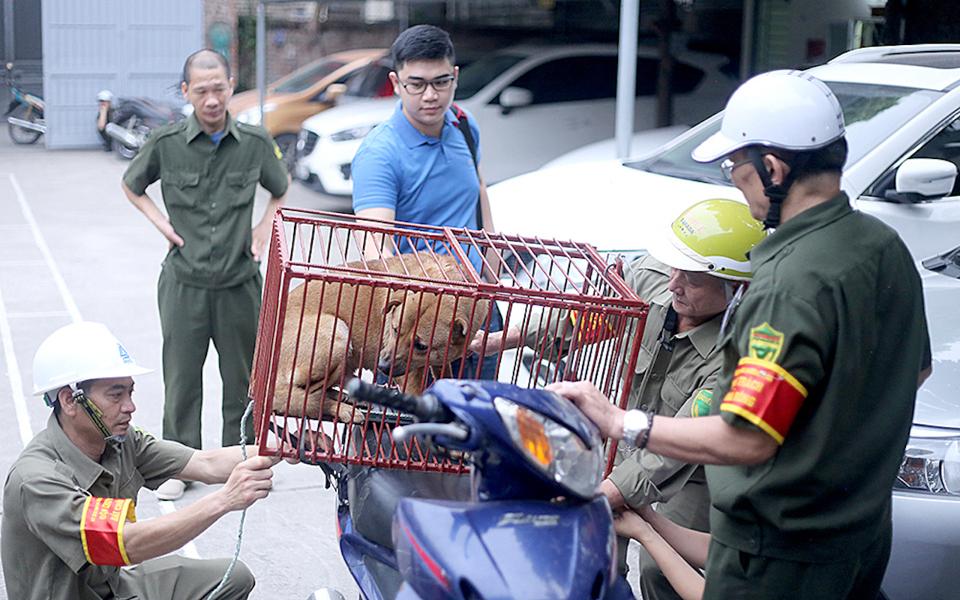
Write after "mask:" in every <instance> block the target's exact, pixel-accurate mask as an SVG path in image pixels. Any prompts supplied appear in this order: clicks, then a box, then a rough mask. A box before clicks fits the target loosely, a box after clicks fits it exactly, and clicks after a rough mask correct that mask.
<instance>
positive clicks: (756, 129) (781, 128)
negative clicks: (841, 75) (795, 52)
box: [692, 71, 844, 162]
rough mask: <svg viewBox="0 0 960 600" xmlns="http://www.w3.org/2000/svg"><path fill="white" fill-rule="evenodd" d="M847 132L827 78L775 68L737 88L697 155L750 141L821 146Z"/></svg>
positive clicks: (710, 155) (705, 157) (703, 157)
mask: <svg viewBox="0 0 960 600" xmlns="http://www.w3.org/2000/svg"><path fill="white" fill-rule="evenodd" d="M843 134H844V127H843V110H842V109H841V108H840V103H839V102H838V101H837V97H836V96H834V95H833V92H832V91H831V90H830V88H829V87H827V85H826V84H825V83H823V82H822V81H820V80H819V79H817V78H816V77H813V76H812V75H809V74H807V73H804V72H803V71H770V72H769V73H763V74H760V75H757V76H756V77H753V78H751V79H749V80H747V81H746V82H745V83H744V84H743V85H741V86H740V87H739V88H737V90H736V91H735V92H734V93H733V95H732V96H730V100H729V101H728V102H727V108H726V111H725V112H724V114H723V124H722V125H721V126H720V131H718V132H717V133H715V134H713V135H712V136H710V137H709V138H707V139H706V140H705V141H704V142H703V143H702V144H700V145H699V146H697V147H696V148H695V149H694V150H693V153H692V156H693V159H694V160H696V161H698V162H713V161H715V160H717V159H719V158H723V157H724V156H729V155H730V154H733V153H734V152H736V151H737V150H740V149H741V148H746V147H747V146H766V147H768V148H782V149H784V150H793V151H806V150H816V149H818V148H823V147H825V146H827V145H829V144H830V143H832V142H834V141H836V140H838V139H840V138H841V137H843Z"/></svg>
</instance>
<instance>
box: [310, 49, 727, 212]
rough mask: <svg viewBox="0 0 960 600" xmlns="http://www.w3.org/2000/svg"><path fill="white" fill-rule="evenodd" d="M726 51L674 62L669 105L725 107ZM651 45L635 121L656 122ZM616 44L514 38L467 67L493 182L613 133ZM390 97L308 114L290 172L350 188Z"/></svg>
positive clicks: (643, 125)
mask: <svg viewBox="0 0 960 600" xmlns="http://www.w3.org/2000/svg"><path fill="white" fill-rule="evenodd" d="M725 62H726V59H725V58H723V57H720V56H714V55H707V54H695V53H686V54H682V55H679V56H678V57H677V60H676V62H675V64H674V69H673V81H674V113H675V115H676V118H675V120H676V121H677V122H679V123H696V122H698V121H700V120H701V119H703V118H704V117H706V116H707V115H709V114H712V113H713V112H715V111H716V110H717V109H718V108H720V107H722V106H723V104H724V102H725V101H726V98H727V96H729V95H730V93H732V92H733V90H734V88H735V87H736V82H735V81H734V80H733V79H732V78H731V77H729V76H727V75H725V74H724V73H722V72H721V70H720V69H721V67H722V66H723V65H724V64H725ZM658 69H659V59H658V58H657V52H656V49H652V48H641V49H640V50H639V51H638V57H637V86H636V87H637V96H636V103H635V114H634V125H635V128H636V129H638V130H645V129H650V128H652V127H655V126H656V80H657V72H658ZM616 86H617V48H616V46H611V45H599V44H596V45H586V44H585V45H570V46H556V47H545V46H518V47H515V48H511V49H508V50H502V51H499V52H495V53H493V54H489V55H487V56H485V57H483V58H481V59H479V60H477V61H475V62H473V63H471V64H470V65H469V66H467V67H465V68H464V69H463V70H462V71H461V73H460V80H459V82H458V83H457V96H456V97H457V100H456V102H457V104H458V105H460V106H462V107H464V108H466V109H467V110H468V111H470V113H471V114H473V116H474V118H476V120H477V123H478V125H479V126H480V146H481V151H482V155H483V157H482V164H481V170H482V173H483V175H484V178H485V179H486V181H488V182H496V181H500V180H502V179H505V178H508V177H512V176H514V175H517V174H520V173H525V172H527V171H531V170H533V169H536V168H539V167H540V166H542V165H543V164H544V163H546V162H547V161H549V160H550V159H552V158H555V157H557V156H560V155H561V154H564V153H565V152H569V151H570V150H573V149H575V148H579V147H581V146H583V145H584V144H589V143H591V142H595V141H599V140H603V139H606V138H609V137H611V136H612V135H613V128H614V112H615V104H616V101H615V96H616ZM395 105H396V101H392V102H391V101H390V100H385V101H376V100H373V101H365V102H353V103H350V104H348V105H344V106H338V107H336V108H334V109H332V110H328V111H326V112H324V113H322V114H319V115H317V116H315V117H312V118H310V119H307V120H306V121H305V122H304V124H303V131H302V132H301V134H300V142H299V144H300V146H301V151H300V152H299V153H298V157H299V158H298V162H297V166H296V168H295V169H294V175H295V176H296V177H297V178H299V179H302V180H305V181H310V182H315V183H317V184H319V185H318V187H319V188H321V189H322V190H323V191H326V192H328V193H334V194H349V193H351V191H352V188H353V185H352V182H351V180H350V162H351V161H352V159H353V155H354V154H355V153H356V151H357V148H359V147H360V143H361V141H362V139H363V137H364V136H366V134H367V133H369V131H370V130H371V129H373V127H375V126H377V125H379V124H380V123H382V122H383V121H385V120H386V119H387V118H389V116H390V114H391V113H392V112H393V110H394V106H395Z"/></svg>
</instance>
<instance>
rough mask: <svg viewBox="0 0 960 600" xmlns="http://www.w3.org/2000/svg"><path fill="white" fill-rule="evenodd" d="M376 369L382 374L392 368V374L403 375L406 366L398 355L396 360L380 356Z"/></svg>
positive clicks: (387, 372)
mask: <svg viewBox="0 0 960 600" xmlns="http://www.w3.org/2000/svg"><path fill="white" fill-rule="evenodd" d="M377 370H378V371H380V372H381V373H383V374H389V373H390V371H391V370H393V375H394V376H395V377H396V376H400V375H403V374H404V373H405V372H406V371H407V368H406V363H405V361H403V360H400V358H399V357H398V358H397V360H396V361H390V360H389V359H383V358H381V359H380V361H379V362H378V363H377Z"/></svg>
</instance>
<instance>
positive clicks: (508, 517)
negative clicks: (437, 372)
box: [317, 379, 633, 600]
mask: <svg viewBox="0 0 960 600" xmlns="http://www.w3.org/2000/svg"><path fill="white" fill-rule="evenodd" d="M348 391H349V393H350V395H351V397H352V398H353V400H354V401H360V402H367V403H370V404H376V405H380V406H383V407H387V408H388V409H392V410H394V411H398V412H399V413H400V414H405V415H412V419H409V420H408V422H409V424H405V425H401V426H398V427H396V428H394V429H393V440H392V444H391V442H390V440H374V442H376V443H387V444H391V445H392V446H393V448H394V450H393V451H396V448H398V447H399V446H400V445H401V444H402V443H403V442H405V441H407V440H410V439H411V438H413V437H414V436H416V437H417V438H419V440H420V441H421V442H422V443H424V444H426V445H428V446H429V447H430V448H431V449H432V451H434V452H440V453H445V456H448V457H451V458H453V459H463V460H464V461H465V462H466V463H467V464H469V465H470V467H471V470H470V473H469V474H466V475H456V474H443V473H426V472H417V471H400V470H392V469H376V468H371V467H362V466H357V465H346V466H340V467H338V469H337V470H336V474H335V477H336V479H337V480H338V482H339V486H338V497H339V506H338V515H337V518H338V532H339V535H340V550H341V553H342V555H343V558H344V560H345V562H346V563H347V566H348V568H349V569H350V571H351V573H352V574H353V576H354V578H355V579H356V581H357V584H358V585H359V587H360V591H361V594H362V596H363V597H365V598H368V599H371V600H381V599H384V600H386V599H393V598H396V599H400V600H415V599H417V600H419V599H424V600H426V599H439V598H456V599H463V600H479V599H481V598H482V599H485V600H494V599H508V598H522V599H524V600H535V599H541V598H542V599H547V598H550V599H554V598H571V599H577V600H581V599H620V598H633V595H632V593H631V591H630V587H629V585H628V584H627V582H626V580H624V579H623V578H622V577H620V576H619V575H618V574H617V570H616V561H615V557H616V543H617V542H616V536H615V534H614V529H613V520H612V516H611V513H610V508H609V505H608V504H607V501H606V499H604V498H603V496H598V495H597V493H596V490H597V486H598V485H599V483H600V479H601V473H602V468H603V446H602V442H601V439H600V436H599V434H598V432H597V430H596V428H595V427H594V426H593V424H592V423H590V422H589V421H588V420H587V419H586V418H585V417H584V416H583V415H582V414H581V413H580V412H579V411H578V410H577V408H576V407H575V406H574V405H573V404H572V403H570V402H569V401H567V400H566V399H564V398H561V397H559V396H557V395H556V394H553V393H550V392H547V391H543V390H530V389H523V388H520V387H517V386H514V385H507V384H502V383H497V382H492V381H473V380H449V379H448V380H440V381H437V382H436V383H434V384H433V385H432V386H431V387H430V388H429V389H428V390H427V391H426V392H424V394H423V395H422V396H409V395H404V394H401V393H400V392H397V391H393V390H388V389H386V388H383V387H379V386H373V385H370V384H367V383H364V382H361V381H360V380H357V379H355V380H353V381H351V382H350V384H349V385H348ZM394 414H396V413H394ZM355 437H356V439H363V436H355ZM362 443H369V440H367V441H365V442H362ZM324 593H326V594H327V595H326V596H325V597H328V598H331V597H333V598H335V597H340V596H339V594H338V593H336V592H333V591H330V590H328V591H325V592H324ZM317 597H324V596H317Z"/></svg>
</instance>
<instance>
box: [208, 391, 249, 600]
mask: <svg viewBox="0 0 960 600" xmlns="http://www.w3.org/2000/svg"><path fill="white" fill-rule="evenodd" d="M252 410H253V400H251V401H250V402H248V403H247V409H246V410H245V411H243V418H242V419H240V454H241V455H242V456H243V460H247V432H246V429H245V428H244V425H245V424H246V422H247V420H248V419H249V418H250V413H251V412H252ZM246 518H247V509H243V512H241V513H240V526H239V528H238V529H237V549H236V550H234V552H233V559H232V560H231V561H230V565H229V566H227V572H226V573H224V574H223V579H221V580H220V583H218V584H217V587H215V588H213V591H212V592H210V593H209V594H207V596H206V600H211V598H213V597H214V596H216V595H217V592H219V591H220V590H222V589H223V586H225V585H227V580H228V579H230V574H231V573H233V568H234V567H235V566H237V560H239V559H240V545H241V544H242V543H243V522H244V520H246Z"/></svg>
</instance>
